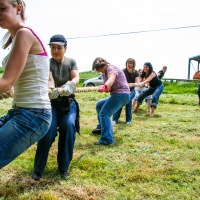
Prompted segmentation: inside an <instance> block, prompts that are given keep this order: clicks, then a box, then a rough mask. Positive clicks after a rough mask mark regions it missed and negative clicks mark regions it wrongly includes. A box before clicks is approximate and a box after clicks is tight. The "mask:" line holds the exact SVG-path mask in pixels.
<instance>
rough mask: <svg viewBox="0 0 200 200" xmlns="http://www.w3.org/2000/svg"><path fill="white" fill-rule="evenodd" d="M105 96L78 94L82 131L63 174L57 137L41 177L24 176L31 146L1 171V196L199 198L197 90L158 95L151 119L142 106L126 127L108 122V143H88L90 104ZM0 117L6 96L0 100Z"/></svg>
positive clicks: (47, 198)
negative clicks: (110, 133)
mask: <svg viewBox="0 0 200 200" xmlns="http://www.w3.org/2000/svg"><path fill="white" fill-rule="evenodd" d="M107 95H108V94H104V93H97V92H88V93H77V94H76V99H77V101H78V102H79V104H80V109H81V134H80V135H78V134H77V139H76V144H75V149H74V158H73V160H72V163H71V165H70V169H69V173H70V178H69V179H68V180H67V181H62V180H60V178H59V176H58V171H57V163H56V154H57V140H56V142H54V144H53V146H52V148H51V152H50V155H49V160H48V165H47V167H46V170H45V173H44V176H43V178H42V179H41V181H39V182H35V181H33V180H32V179H31V173H32V169H33V160H34V154H35V150H36V144H35V145H33V146H32V147H31V148H30V149H28V150H27V151H26V152H25V153H23V154H22V155H21V156H19V157H18V158H17V159H16V160H14V161H13V162H12V163H10V164H9V165H7V166H6V167H4V168H3V169H2V170H1V171H0V182H1V185H0V199H6V200H7V199H20V200H21V199H31V200H39V199H40V200H57V199H58V200H61V199H62V200H66V199H70V200H77V199H78V200H85V199H89V200H129V199H130V200H132V199H133V200H134V199H137V200H139V199H145V200H146V199H170V200H171V199H184V200H185V199H200V190H199V188H200V168H199V165H200V145H199V144H200V132H199V130H200V123H199V117H200V107H199V106H197V95H196V94H163V95H161V97H160V103H159V107H158V109H157V110H156V113H155V117H154V118H150V117H148V115H147V112H146V111H147V106H146V105H143V106H142V107H141V109H140V111H139V112H138V113H137V114H134V115H133V123H132V124H131V125H130V126H127V125H126V124H125V119H124V110H123V112H122V116H121V118H120V121H119V124H117V125H116V126H114V127H113V128H114V133H115V141H116V142H115V144H114V145H111V146H95V145H94V142H95V141H97V140H98V139H99V136H94V135H92V134H91V130H92V129H93V128H94V127H95V126H96V123H97V118H96V111H95V104H96V102H97V101H98V100H99V99H100V98H103V97H105V96H107ZM0 105H1V110H0V114H1V115H2V114H4V113H5V112H6V110H7V109H8V108H9V107H11V99H7V100H2V101H0Z"/></svg>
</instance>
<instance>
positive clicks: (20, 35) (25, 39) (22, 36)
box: [0, 28, 43, 93]
mask: <svg viewBox="0 0 200 200" xmlns="http://www.w3.org/2000/svg"><path fill="white" fill-rule="evenodd" d="M42 51H43V49H42V47H41V45H40V43H39V42H38V40H37V39H36V38H35V36H34V35H33V34H32V33H31V32H30V30H28V29H26V28H22V29H20V30H18V31H17V33H16V35H15V39H14V43H13V47H12V49H11V52H10V55H9V58H8V61H7V63H6V67H5V71H4V73H3V76H2V78H1V79H0V93H3V92H5V91H8V90H10V89H11V88H12V86H13V85H14V84H15V82H16V81H17V80H18V78H19V77H20V75H21V73H22V71H23V69H24V67H25V64H26V61H27V57H28V54H29V53H31V54H37V53H40V52H42Z"/></svg>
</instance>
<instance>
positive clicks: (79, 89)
mask: <svg viewBox="0 0 200 200" xmlns="http://www.w3.org/2000/svg"><path fill="white" fill-rule="evenodd" d="M59 90H62V88H59ZM98 90H99V87H77V88H76V90H75V93H81V92H93V91H98ZM51 92H52V89H49V94H50V93H51ZM13 94H14V91H13V88H12V89H10V90H9V91H7V92H4V93H2V94H0V100H1V99H6V98H9V97H13Z"/></svg>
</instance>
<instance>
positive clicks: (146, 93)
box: [137, 84, 164, 108]
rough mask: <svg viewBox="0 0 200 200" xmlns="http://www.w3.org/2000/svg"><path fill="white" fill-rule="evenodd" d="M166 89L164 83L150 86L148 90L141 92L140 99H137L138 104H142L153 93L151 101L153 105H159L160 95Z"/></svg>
mask: <svg viewBox="0 0 200 200" xmlns="http://www.w3.org/2000/svg"><path fill="white" fill-rule="evenodd" d="M163 90H164V85H163V84H161V85H159V86H157V87H156V88H152V87H149V88H148V89H147V90H145V91H143V92H142V93H140V95H139V97H138V99H137V104H139V105H141V104H142V102H143V100H144V99H145V98H146V97H147V96H149V95H152V102H151V107H155V108H156V107H157V106H158V100H159V97H160V95H161V94H162V93H163Z"/></svg>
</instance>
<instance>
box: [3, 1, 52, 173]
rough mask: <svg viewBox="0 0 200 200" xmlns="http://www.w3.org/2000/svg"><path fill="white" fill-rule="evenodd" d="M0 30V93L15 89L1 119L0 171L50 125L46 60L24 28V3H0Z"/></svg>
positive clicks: (29, 31) (44, 52) (41, 50)
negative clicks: (2, 54) (0, 68)
mask: <svg viewBox="0 0 200 200" xmlns="http://www.w3.org/2000/svg"><path fill="white" fill-rule="evenodd" d="M0 19H1V20H0V27H1V28H3V29H7V30H8V32H7V33H6V35H5V36H4V37H3V39H2V47H3V48H4V49H6V48H7V47H8V46H9V45H11V50H10V53H9V55H8V56H7V57H6V58H5V59H4V61H3V63H2V64H3V65H4V67H5V70H4V73H3V76H2V78H1V79H0V93H3V92H6V91H8V90H10V89H11V88H12V87H14V97H13V108H12V109H10V110H9V111H8V113H7V114H6V115H5V116H4V117H1V118H0V169H1V168H3V167H4V166H5V165H7V164H8V163H10V162H11V161H12V160H14V159H15V158H16V157H17V156H19V155H20V154H21V153H23V152H24V151H25V150H26V149H28V148H29V147H30V146H31V145H32V144H34V143H35V142H37V141H38V140H39V139H40V138H42V137H43V136H44V135H45V134H46V133H47V131H48V129H49V127H50V124H51V119H52V116H51V106H50V100H49V97H48V78H49V58H48V56H47V53H46V50H45V48H44V46H43V45H42V42H41V41H40V39H39V38H38V37H37V35H36V34H35V33H34V32H33V31H32V30H31V29H30V28H28V27H25V24H24V21H25V3H24V1H23V0H17V1H16V0H0Z"/></svg>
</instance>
